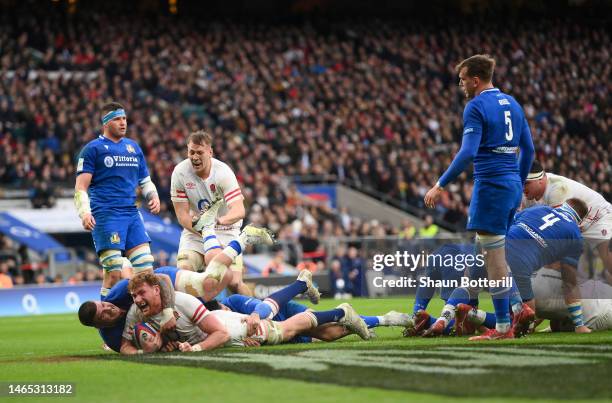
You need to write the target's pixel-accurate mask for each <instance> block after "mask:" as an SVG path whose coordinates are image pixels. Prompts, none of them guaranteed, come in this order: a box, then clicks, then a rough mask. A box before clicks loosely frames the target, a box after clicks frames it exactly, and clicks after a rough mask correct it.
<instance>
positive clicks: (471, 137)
mask: <svg viewBox="0 0 612 403" xmlns="http://www.w3.org/2000/svg"><path fill="white" fill-rule="evenodd" d="M456 69H457V72H458V74H459V85H460V87H461V88H462V89H463V91H464V93H465V95H466V97H467V98H468V99H469V100H470V101H469V102H468V103H467V105H466V106H465V110H464V112H463V140H462V143H461V149H460V150H459V152H458V153H457V155H456V156H455V158H454V159H453V162H452V163H451V165H450V167H449V168H448V169H447V171H446V172H445V173H444V174H443V175H442V176H441V177H440V179H439V181H438V182H437V183H436V184H435V185H434V186H433V187H432V188H431V189H430V190H429V191H428V192H427V194H426V195H425V205H426V206H427V207H430V208H433V207H435V203H436V202H437V200H438V199H439V198H440V195H441V193H442V190H443V188H444V187H445V186H446V185H447V184H448V183H450V182H451V181H453V180H454V179H455V178H456V177H457V176H459V174H461V173H462V172H463V171H464V170H465V169H466V167H467V165H468V164H469V163H470V162H471V161H472V160H473V162H474V189H473V191H472V200H471V202H470V208H469V213H468V224H467V229H468V230H470V231H476V233H477V235H476V238H477V240H478V243H479V245H480V247H481V248H482V249H483V251H484V253H483V254H484V258H485V265H486V270H487V274H488V278H489V279H490V280H497V281H499V280H504V279H505V278H507V277H508V269H507V262H506V257H505V248H504V243H505V236H506V232H507V230H508V227H509V226H510V223H511V222H512V219H513V217H514V214H515V212H516V211H517V209H518V208H519V205H520V202H521V196H522V193H523V184H524V183H525V180H526V178H527V174H528V173H529V169H530V168H531V162H532V160H533V156H534V153H535V151H534V147H533V141H532V139H531V132H530V130H529V125H528V123H527V119H526V118H525V114H524V113H523V110H522V108H521V106H520V105H519V104H518V102H516V100H515V99H514V98H512V97H511V96H509V95H507V94H504V93H502V92H501V91H500V90H499V89H498V88H495V87H494V86H493V83H492V77H493V71H494V69H495V60H494V59H492V58H491V57H489V56H488V55H474V56H472V57H470V58H468V59H466V60H464V61H462V62H461V63H459V65H457V68H456ZM519 150H520V156H519V158H518V160H517V157H516V154H517V152H518V151H519ZM489 291H490V293H491V296H492V298H493V305H494V307H495V315H496V319H497V321H496V328H495V331H492V332H487V333H486V334H484V335H482V336H480V338H481V339H487V340H492V339H503V338H509V337H512V329H511V323H510V313H509V310H508V298H509V291H510V290H509V288H507V287H503V286H501V287H492V288H491V289H490V290H489Z"/></svg>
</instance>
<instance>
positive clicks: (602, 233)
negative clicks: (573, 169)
mask: <svg viewBox="0 0 612 403" xmlns="http://www.w3.org/2000/svg"><path fill="white" fill-rule="evenodd" d="M525 197H526V199H527V200H528V202H527V204H528V205H530V204H533V203H539V204H545V205H548V206H551V207H557V206H560V205H561V204H562V203H563V202H564V201H566V200H567V199H570V198H578V199H580V200H582V201H584V202H585V203H586V204H587V207H588V210H589V213H588V215H587V216H586V217H585V219H584V221H583V222H582V224H581V228H582V236H583V237H584V239H585V241H586V243H587V245H588V246H589V248H591V249H592V250H597V252H598V254H599V257H600V258H601V260H602V262H603V264H604V269H605V270H606V273H604V275H605V277H607V278H608V282H609V283H610V282H612V252H611V251H612V205H611V204H610V203H609V202H608V201H607V200H606V199H605V198H604V197H603V196H602V195H600V194H599V193H597V192H596V191H594V190H593V189H590V188H588V187H587V186H585V185H583V184H581V183H578V182H576V181H574V180H572V179H569V178H566V177H564V176H560V175H554V174H551V173H548V172H544V169H543V168H542V165H540V163H539V162H537V161H534V163H533V165H532V166H531V171H530V172H529V176H528V177H527V182H526V183H525Z"/></svg>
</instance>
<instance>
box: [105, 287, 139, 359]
mask: <svg viewBox="0 0 612 403" xmlns="http://www.w3.org/2000/svg"><path fill="white" fill-rule="evenodd" d="M128 283H129V280H127V279H125V280H121V281H119V282H118V283H117V284H115V285H114V286H113V288H111V289H110V291H109V293H108V295H107V296H106V297H100V299H101V300H102V301H104V302H110V303H111V304H113V305H116V306H117V307H118V308H121V309H125V310H126V311H128V310H129V309H130V307H131V306H132V304H133V303H134V300H133V299H132V296H131V295H130V293H129V292H128ZM124 327H125V316H124V317H123V318H121V320H120V321H119V323H117V324H116V325H115V326H112V327H104V328H102V329H98V332H99V333H100V337H102V340H104V343H105V344H106V345H107V346H109V347H110V348H111V349H112V350H113V351H115V352H117V353H118V352H120V350H121V337H122V334H123V328H124Z"/></svg>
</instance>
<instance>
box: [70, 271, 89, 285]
mask: <svg viewBox="0 0 612 403" xmlns="http://www.w3.org/2000/svg"><path fill="white" fill-rule="evenodd" d="M84 280H85V274H83V272H82V271H80V270H79V271H77V272H76V273H74V274H73V275H72V276H70V278H69V279H68V284H80V283H82V282H83V281H84Z"/></svg>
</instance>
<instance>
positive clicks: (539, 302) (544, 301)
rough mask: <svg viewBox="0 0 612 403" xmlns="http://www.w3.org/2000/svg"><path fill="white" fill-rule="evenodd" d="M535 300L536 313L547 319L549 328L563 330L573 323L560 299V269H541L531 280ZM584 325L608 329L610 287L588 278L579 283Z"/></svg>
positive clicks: (610, 322)
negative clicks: (549, 322)
mask: <svg viewBox="0 0 612 403" xmlns="http://www.w3.org/2000/svg"><path fill="white" fill-rule="evenodd" d="M531 283H532V286H533V291H534V294H535V301H536V315H537V316H538V318H540V319H550V320H551V328H553V329H559V330H565V329H569V327H568V326H567V325H568V324H571V329H570V330H571V331H573V330H574V326H573V323H572V321H571V318H570V315H569V313H568V310H567V304H566V303H565V300H564V299H563V289H562V284H563V281H562V279H561V272H560V271H558V270H554V269H549V268H546V267H544V268H542V269H540V270H539V271H538V272H537V274H536V276H535V277H533V278H532V279H531ZM580 295H581V297H582V314H583V316H584V322H585V323H584V324H585V325H586V326H587V327H588V328H589V329H591V330H595V331H600V330H610V329H612V287H610V286H609V285H607V284H605V283H604V282H602V281H597V280H588V281H586V282H584V283H582V284H580Z"/></svg>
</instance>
